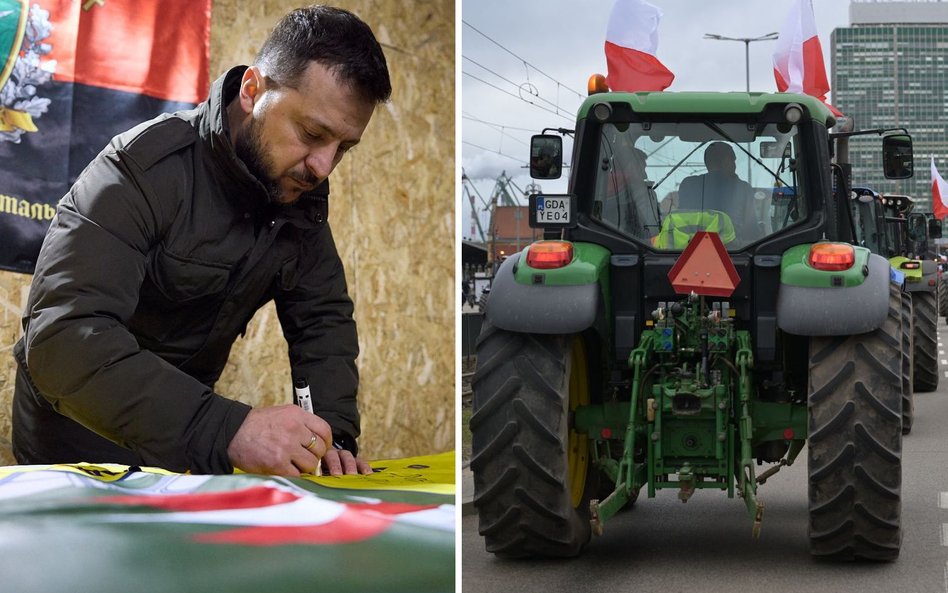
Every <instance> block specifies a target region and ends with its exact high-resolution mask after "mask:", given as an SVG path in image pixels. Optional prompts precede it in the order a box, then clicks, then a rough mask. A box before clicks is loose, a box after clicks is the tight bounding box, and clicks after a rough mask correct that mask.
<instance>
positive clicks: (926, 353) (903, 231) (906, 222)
mask: <svg viewBox="0 0 948 593" xmlns="http://www.w3.org/2000/svg"><path fill="white" fill-rule="evenodd" d="M880 201H881V203H882V207H883V212H884V213H885V221H886V225H887V226H888V230H889V232H888V235H889V236H890V237H891V239H890V240H889V253H888V256H889V262H890V263H891V264H892V266H893V267H895V268H896V269H898V270H899V271H901V272H902V273H904V274H905V284H904V285H903V288H904V290H905V292H907V293H908V294H909V295H911V300H912V327H913V332H912V342H913V348H912V350H913V355H912V368H913V377H914V378H913V388H914V390H915V391H917V392H929V391H935V390H936V389H937V388H938V359H937V358H936V356H937V354H938V298H939V297H938V288H939V287H938V265H937V264H936V263H935V261H934V259H933V258H931V257H929V249H930V248H929V243H930V242H931V241H930V239H929V233H930V225H929V223H928V220H927V219H926V217H925V215H924V214H921V213H918V212H912V209H913V208H914V205H915V201H914V200H913V199H912V198H910V197H909V196H904V195H896V194H882V195H881V196H880ZM932 226H934V225H932Z"/></svg>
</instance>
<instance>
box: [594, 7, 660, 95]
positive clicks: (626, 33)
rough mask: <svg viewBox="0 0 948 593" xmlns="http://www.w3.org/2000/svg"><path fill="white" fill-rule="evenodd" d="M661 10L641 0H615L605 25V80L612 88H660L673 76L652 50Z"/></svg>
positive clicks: (628, 90) (655, 43) (655, 42)
mask: <svg viewBox="0 0 948 593" xmlns="http://www.w3.org/2000/svg"><path fill="white" fill-rule="evenodd" d="M661 18H662V11H661V10H659V9H658V8H657V7H655V6H653V5H651V4H649V3H648V2H644V1H643V0H616V3H615V5H613V7H612V12H611V13H610V14H609V24H608V25H607V26H606V66H607V68H608V75H607V76H606V83H607V84H608V85H609V88H610V89H612V90H613V91H626V92H634V91H662V90H665V89H666V88H668V85H670V84H671V83H672V81H673V80H675V75H674V74H672V72H671V70H669V69H668V68H666V67H665V65H664V64H662V63H661V62H660V61H659V60H658V58H656V57H655V52H656V50H657V49H658V21H659V20H661Z"/></svg>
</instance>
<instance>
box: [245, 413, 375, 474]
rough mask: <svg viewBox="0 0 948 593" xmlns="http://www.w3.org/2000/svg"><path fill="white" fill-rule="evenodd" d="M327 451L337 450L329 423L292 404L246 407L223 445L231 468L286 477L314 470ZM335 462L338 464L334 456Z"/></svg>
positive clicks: (309, 472)
mask: <svg viewBox="0 0 948 593" xmlns="http://www.w3.org/2000/svg"><path fill="white" fill-rule="evenodd" d="M313 437H316V440H315V442H313V444H312V445H310V442H311V441H312V439H313ZM327 451H328V452H333V453H338V452H337V451H335V450H334V449H333V448H332V429H331V428H330V427H329V424H328V423H327V422H326V421H325V420H323V419H322V418H320V417H319V416H316V415H314V414H310V413H309V412H304V411H303V410H302V409H301V408H300V407H299V406H294V405H292V404H287V405H283V406H273V407H269V408H254V409H252V410H250V413H249V414H247V417H246V418H245V419H244V423H243V424H241V425H240V428H239V429H237V434H235V435H234V438H233V439H232V440H231V441H230V445H228V447H227V455H228V456H229V457H230V462H231V463H232V464H233V465H234V467H238V468H240V469H242V470H243V471H245V472H248V473H254V474H275V475H280V476H290V477H297V476H299V475H300V474H311V473H313V472H315V471H316V467H317V465H318V464H319V460H320V459H322V457H323V456H324V455H326V454H327ZM350 458H351V455H350ZM336 463H337V467H338V463H339V457H338V455H336ZM363 463H364V462H363ZM329 467H330V470H331V469H332V466H331V465H330V466H329ZM366 467H368V464H366ZM352 473H355V472H352ZM334 475H335V474H334Z"/></svg>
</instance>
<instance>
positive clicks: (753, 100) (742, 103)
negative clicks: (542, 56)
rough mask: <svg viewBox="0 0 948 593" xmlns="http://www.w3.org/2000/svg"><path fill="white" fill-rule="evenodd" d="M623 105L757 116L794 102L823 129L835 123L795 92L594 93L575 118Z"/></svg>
mask: <svg viewBox="0 0 948 593" xmlns="http://www.w3.org/2000/svg"><path fill="white" fill-rule="evenodd" d="M615 101H620V102H625V103H628V104H629V105H631V107H632V109H633V110H634V111H636V112H638V113H688V114H701V113H707V114H716V115H718V114H746V113H751V114H752V113H761V112H762V111H763V110H764V109H765V108H766V107H767V106H768V105H771V104H779V105H786V104H788V103H798V104H800V105H801V106H802V107H804V108H805V109H806V110H807V111H809V113H810V116H811V117H812V118H814V119H816V120H818V121H821V122H823V124H824V125H825V126H826V127H828V128H829V127H832V126H833V125H835V124H836V118H835V117H834V116H833V113H832V112H831V111H830V110H829V108H827V107H826V105H824V104H823V103H822V102H821V101H820V100H819V99H817V98H816V97H811V96H810V95H798V94H795V93H743V92H740V93H738V92H730V93H697V92H683V93H670V92H668V91H662V92H648V93H645V92H643V93H597V94H594V95H591V96H589V97H588V98H587V99H586V100H585V101H584V102H583V104H582V105H581V106H580V108H579V118H580V119H583V118H585V117H587V116H588V115H589V111H590V109H592V107H593V106H594V105H596V104H597V103H603V102H605V103H609V102H615Z"/></svg>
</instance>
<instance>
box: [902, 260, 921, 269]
mask: <svg viewBox="0 0 948 593" xmlns="http://www.w3.org/2000/svg"><path fill="white" fill-rule="evenodd" d="M899 267H900V268H902V269H903V270H917V269H918V268H919V263H918V262H917V261H904V262H902V263H901V264H900V265H899Z"/></svg>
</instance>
